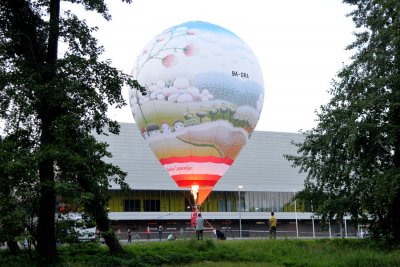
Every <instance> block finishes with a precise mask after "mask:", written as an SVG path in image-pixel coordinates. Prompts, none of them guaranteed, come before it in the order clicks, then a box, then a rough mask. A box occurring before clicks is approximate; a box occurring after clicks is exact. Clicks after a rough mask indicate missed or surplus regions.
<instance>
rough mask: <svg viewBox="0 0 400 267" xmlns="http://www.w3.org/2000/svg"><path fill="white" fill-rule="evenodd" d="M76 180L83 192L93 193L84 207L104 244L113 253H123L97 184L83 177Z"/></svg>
mask: <svg viewBox="0 0 400 267" xmlns="http://www.w3.org/2000/svg"><path fill="white" fill-rule="evenodd" d="M78 181H79V184H80V185H81V186H82V188H83V190H84V191H85V192H91V193H93V195H94V198H93V199H92V200H91V201H89V203H87V204H86V205H87V207H85V208H86V210H89V211H90V214H91V215H92V216H93V217H94V219H95V221H96V225H97V227H98V230H99V231H100V232H101V234H102V236H103V238H104V241H105V242H106V245H107V246H108V248H109V249H110V253H111V254H114V255H115V254H121V253H124V249H123V248H122V246H121V244H120V243H119V241H118V239H117V237H116V236H115V233H114V231H113V230H112V229H111V228H110V224H109V221H108V215H107V211H106V209H105V200H104V198H103V197H102V196H101V193H100V190H99V188H98V185H97V184H94V183H91V182H89V181H87V180H86V179H84V178H82V179H78Z"/></svg>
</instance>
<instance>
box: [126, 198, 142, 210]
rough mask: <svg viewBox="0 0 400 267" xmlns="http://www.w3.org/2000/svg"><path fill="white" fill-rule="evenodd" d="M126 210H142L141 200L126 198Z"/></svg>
mask: <svg viewBox="0 0 400 267" xmlns="http://www.w3.org/2000/svg"><path fill="white" fill-rule="evenodd" d="M124 211H140V200H139V199H124Z"/></svg>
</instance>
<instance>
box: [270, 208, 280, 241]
mask: <svg viewBox="0 0 400 267" xmlns="http://www.w3.org/2000/svg"><path fill="white" fill-rule="evenodd" d="M277 222H278V220H277V219H276V217H275V216H274V212H273V211H271V217H270V218H269V239H276V224H277Z"/></svg>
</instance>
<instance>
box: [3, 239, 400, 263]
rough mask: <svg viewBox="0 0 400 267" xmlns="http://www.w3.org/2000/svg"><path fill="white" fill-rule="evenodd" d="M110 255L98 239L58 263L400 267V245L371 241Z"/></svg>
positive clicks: (63, 254)
mask: <svg viewBox="0 0 400 267" xmlns="http://www.w3.org/2000/svg"><path fill="white" fill-rule="evenodd" d="M124 248H125V250H126V253H125V254H124V255H120V256H111V255H109V253H108V249H107V248H106V247H104V246H100V245H97V244H79V245H74V246H63V247H60V249H59V255H60V259H61V262H60V264H59V266H68V267H69V266H78V267H80V266H107V267H108V266H138V267H141V266H192V267H193V266H199V267H200V266H201V267H205V266H213V267H214V266H215V267H216V266H218V267H220V266H222V267H224V266H235V267H241V266H252V267H253V266H255V267H257V266H377V267H378V266H379V267H381V266H400V250H388V249H385V248H384V247H383V246H381V245H379V244H376V243H374V242H372V241H370V240H360V239H321V240H293V239H291V240H225V241H217V240H204V241H197V240H176V241H173V242H134V243H131V244H130V245H125V246H124ZM0 266H30V267H32V266H39V264H36V263H35V260H34V258H31V259H29V258H27V255H26V254H25V253H21V255H18V256H10V255H8V254H7V253H5V252H4V251H1V252H0Z"/></svg>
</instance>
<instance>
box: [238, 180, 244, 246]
mask: <svg viewBox="0 0 400 267" xmlns="http://www.w3.org/2000/svg"><path fill="white" fill-rule="evenodd" d="M242 189H243V185H239V186H238V196H239V200H238V201H239V203H238V206H239V207H238V209H239V237H240V239H242V206H241V204H240V190H242Z"/></svg>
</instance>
